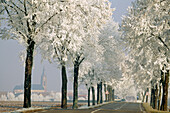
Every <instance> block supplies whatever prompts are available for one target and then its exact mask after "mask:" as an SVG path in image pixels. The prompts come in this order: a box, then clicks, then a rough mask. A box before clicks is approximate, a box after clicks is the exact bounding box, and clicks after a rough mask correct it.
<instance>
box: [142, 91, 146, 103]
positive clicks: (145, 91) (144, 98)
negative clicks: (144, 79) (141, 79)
mask: <svg viewBox="0 0 170 113" xmlns="http://www.w3.org/2000/svg"><path fill="white" fill-rule="evenodd" d="M145 96H146V91H145V92H144V94H143V99H142V102H144V101H145Z"/></svg>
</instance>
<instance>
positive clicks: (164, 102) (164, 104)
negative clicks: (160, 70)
mask: <svg viewBox="0 0 170 113" xmlns="http://www.w3.org/2000/svg"><path fill="white" fill-rule="evenodd" d="M168 83H169V70H168V71H167V73H165V81H164V82H163V95H162V96H163V97H162V105H161V110H163V111H167V109H168V108H167V106H168Z"/></svg>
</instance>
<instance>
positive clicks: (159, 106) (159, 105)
mask: <svg viewBox="0 0 170 113" xmlns="http://www.w3.org/2000/svg"><path fill="white" fill-rule="evenodd" d="M161 89H162V87H161V84H160V85H159V98H158V110H160V108H161Z"/></svg>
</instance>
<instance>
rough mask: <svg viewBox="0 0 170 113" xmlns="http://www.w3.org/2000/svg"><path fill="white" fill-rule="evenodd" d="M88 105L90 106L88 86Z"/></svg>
mask: <svg viewBox="0 0 170 113" xmlns="http://www.w3.org/2000/svg"><path fill="white" fill-rule="evenodd" d="M88 106H90V87H89V88H88Z"/></svg>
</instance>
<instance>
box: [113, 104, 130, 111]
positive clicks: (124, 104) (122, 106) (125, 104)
mask: <svg viewBox="0 0 170 113" xmlns="http://www.w3.org/2000/svg"><path fill="white" fill-rule="evenodd" d="M126 104H127V103H124V104H123V105H122V106H120V107H119V108H117V109H115V110H118V109H121V108H122V107H123V106H124V105H126Z"/></svg>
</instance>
